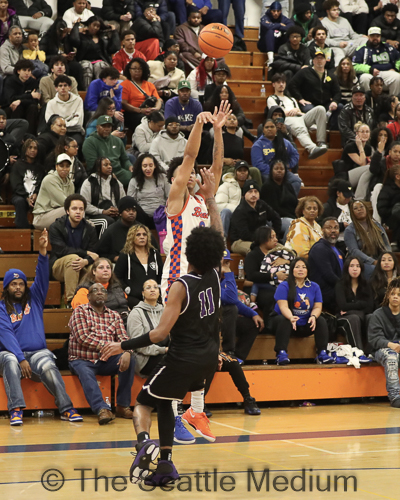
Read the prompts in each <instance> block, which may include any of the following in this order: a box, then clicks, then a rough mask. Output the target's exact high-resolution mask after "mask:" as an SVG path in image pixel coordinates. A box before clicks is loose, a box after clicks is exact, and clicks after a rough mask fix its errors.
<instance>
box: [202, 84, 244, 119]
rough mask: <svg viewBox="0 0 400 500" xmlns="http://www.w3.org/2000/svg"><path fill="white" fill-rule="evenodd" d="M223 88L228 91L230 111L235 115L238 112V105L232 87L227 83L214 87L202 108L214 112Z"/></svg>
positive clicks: (219, 102) (219, 101) (218, 104)
mask: <svg viewBox="0 0 400 500" xmlns="http://www.w3.org/2000/svg"><path fill="white" fill-rule="evenodd" d="M223 88H224V89H226V90H227V91H228V95H229V97H228V101H229V104H230V105H231V110H232V113H233V114H235V115H236V114H238V113H239V112H240V105H239V103H238V101H237V99H236V97H235V94H234V93H233V92H232V89H231V88H230V87H229V86H228V85H226V83H224V84H223V85H218V86H217V87H215V89H214V91H213V93H212V94H211V97H210V98H209V99H207V101H206V102H205V103H204V110H205V111H210V112H211V113H214V109H215V107H217V108H218V109H219V106H220V104H221V97H220V94H221V91H222V89H223Z"/></svg>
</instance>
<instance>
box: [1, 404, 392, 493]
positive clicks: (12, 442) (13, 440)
mask: <svg viewBox="0 0 400 500" xmlns="http://www.w3.org/2000/svg"><path fill="white" fill-rule="evenodd" d="M211 422H212V423H211V428H212V430H213V431H214V433H215V434H216V436H217V441H216V442H215V443H208V442H206V441H205V440H204V439H202V438H199V439H198V440H197V442H196V444H194V445H186V446H185V445H177V446H176V447H174V453H173V460H174V462H175V464H176V466H177V469H178V470H179V472H180V474H181V475H183V476H184V477H183V478H182V479H181V481H180V482H179V483H177V484H176V485H175V488H174V489H173V490H172V491H169V492H167V491H165V492H163V491H162V490H160V489H156V490H155V491H143V490H141V489H140V488H139V487H138V486H134V485H131V484H130V483H128V480H127V477H128V471H129V467H130V465H131V463H132V457H131V455H130V451H132V447H133V444H134V441H133V440H134V437H135V436H134V432H133V426H132V423H131V422H130V421H127V420H121V419H117V420H116V421H114V422H113V423H111V424H109V425H106V426H103V427H100V426H99V425H98V424H97V419H96V417H94V416H92V415H85V421H84V422H83V423H79V424H72V423H69V422H61V421H60V420H59V419H58V418H57V417H56V418H54V419H43V420H39V419H34V418H25V420H24V425H23V427H22V428H18V429H15V428H11V427H10V425H9V421H8V420H6V419H0V498H1V499H7V500H14V499H15V500H17V499H18V500H20V499H21V498H29V499H30V500H39V499H52V500H61V499H68V500H71V499H72V500H80V499H84V498H85V499H110V500H111V499H113V500H114V499H119V498H121V499H125V498H130V499H132V498H134V499H136V498H137V499H142V498H147V499H149V500H153V499H155V498H157V499H158V498H161V497H163V498H171V499H175V498H180V499H185V500H186V499H189V500H190V499H195V500H197V499H206V498H210V499H218V500H219V499H225V498H229V499H248V498H251V499H253V498H254V499H256V498H263V499H264V498H267V499H270V498H271V499H285V500H286V499H296V498H303V499H307V500H314V499H326V498H333V499H345V498H353V499H357V500H370V499H371V500H372V499H400V484H399V477H400V475H399V472H400V425H399V423H400V410H396V409H393V408H390V406H389V404H388V403H370V404H353V405H336V406H333V405H329V406H315V407H309V408H302V407H301V408H300V407H295V408H272V409H268V408H262V414H261V416H260V417H250V416H248V415H244V413H243V412H242V410H239V409H238V410H236V409H229V410H217V411H215V412H214V415H213V417H212V418H211ZM152 437H153V438H155V439H156V438H157V437H158V433H157V425H156V422H155V420H154V421H153V428H152ZM75 469H88V470H85V471H82V470H75ZM96 469H97V472H96ZM214 469H216V473H215V472H214ZM249 469H250V472H249ZM302 469H305V471H304V472H302ZM310 469H312V470H311V471H310ZM49 470H50V472H47V476H45V475H44V473H45V471H49ZM56 470H57V471H60V472H61V473H62V474H63V476H64V480H65V482H64V484H63V485H61V483H60V482H58V477H57V474H59V473H58V472H56ZM264 470H265V475H264V478H263V471H264ZM83 474H84V478H85V480H84V481H82V480H81V478H82V475H83ZM96 474H97V476H106V478H99V479H98V480H97V491H96V480H95V476H96ZM42 475H44V476H43V480H44V481H45V477H47V483H45V486H46V488H47V489H45V488H44V486H43V485H42V484H41V478H42ZM116 476H122V477H119V478H117V479H114V482H112V481H113V478H115V477H116ZM224 476H226V477H225V478H224ZM227 476H230V477H227ZM295 476H297V477H295ZM335 476H346V477H347V478H348V480H347V488H348V491H347V492H344V481H343V479H341V480H338V479H336V490H337V491H336V492H335V491H334V489H335ZM350 476H354V478H356V482H357V491H355V492H354V484H355V482H354V478H351V477H350ZM221 481H222V482H221ZM328 481H330V492H329V493H328V492H327V491H324V492H321V491H318V488H319V489H320V490H322V489H325V488H326V487H327V484H328ZM106 482H107V483H108V491H106ZM124 483H125V484H124ZM60 485H61V487H60ZM267 485H268V486H269V491H268V490H267V487H268V486H267ZM223 488H225V489H226V490H227V491H229V490H231V491H230V492H227V491H226V492H225V491H223ZM257 488H258V489H259V491H258V490H257ZM285 488H286V490H285ZM301 488H304V491H294V490H295V489H297V490H300V489H301ZM311 488H312V489H311ZM51 489H54V490H57V491H50V490H51ZM143 489H144V488H143ZM146 489H147V488H146ZM207 489H208V490H209V491H206V490H207ZM279 490H280V491H279Z"/></svg>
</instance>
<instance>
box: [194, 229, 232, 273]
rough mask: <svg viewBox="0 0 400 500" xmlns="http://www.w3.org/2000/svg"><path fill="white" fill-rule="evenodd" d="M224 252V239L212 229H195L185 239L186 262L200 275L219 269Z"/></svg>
mask: <svg viewBox="0 0 400 500" xmlns="http://www.w3.org/2000/svg"><path fill="white" fill-rule="evenodd" d="M224 250H225V241H224V238H223V237H222V235H221V233H220V232H219V231H217V230H216V229H214V228H213V227H196V228H194V229H193V230H192V232H191V233H190V235H189V236H188V237H187V239H186V257H187V260H188V262H189V264H191V265H192V266H193V267H194V268H195V269H196V271H198V272H199V273H200V274H205V273H206V272H207V271H211V270H212V269H214V268H216V267H219V266H220V264H221V260H222V257H223V256H224Z"/></svg>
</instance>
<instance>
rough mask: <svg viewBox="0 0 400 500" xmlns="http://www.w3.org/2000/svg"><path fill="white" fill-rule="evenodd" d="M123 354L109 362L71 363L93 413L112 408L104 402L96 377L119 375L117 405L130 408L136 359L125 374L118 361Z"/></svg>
mask: <svg viewBox="0 0 400 500" xmlns="http://www.w3.org/2000/svg"><path fill="white" fill-rule="evenodd" d="M121 356H122V354H118V355H116V356H111V358H109V359H108V360H107V361H97V362H96V363H92V362H91V361H89V360H87V359H74V360H73V361H70V362H69V368H70V370H71V372H72V373H75V374H76V375H78V377H79V380H80V382H81V384H82V388H83V392H84V393H85V398H86V400H87V402H88V403H89V405H90V408H91V409H92V411H93V413H96V414H98V413H99V411H100V410H102V409H103V408H105V409H106V410H109V409H110V407H109V406H108V404H107V403H106V402H105V401H104V400H103V396H102V394H101V390H100V387H99V385H98V383H97V380H96V375H116V374H118V391H117V405H120V406H124V407H126V406H130V404H131V387H132V384H133V377H134V376H135V358H134V357H133V356H132V357H131V362H130V363H129V367H128V369H127V370H125V371H124V372H120V371H119V365H118V361H119V358H120V357H121Z"/></svg>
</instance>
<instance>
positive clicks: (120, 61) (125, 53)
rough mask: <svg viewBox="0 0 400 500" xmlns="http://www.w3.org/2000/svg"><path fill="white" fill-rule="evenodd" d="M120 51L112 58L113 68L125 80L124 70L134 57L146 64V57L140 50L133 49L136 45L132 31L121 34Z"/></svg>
mask: <svg viewBox="0 0 400 500" xmlns="http://www.w3.org/2000/svg"><path fill="white" fill-rule="evenodd" d="M121 41H122V49H121V50H119V51H118V52H117V53H116V54H115V55H114V57H113V60H112V62H113V66H114V68H116V69H117V70H118V71H119V72H120V75H121V77H122V78H123V79H124V80H125V77H124V69H125V66H126V65H127V64H128V62H129V61H130V60H132V59H133V58H135V57H140V58H141V59H143V60H144V61H146V62H147V59H146V56H145V55H144V54H143V53H142V52H140V50H137V49H135V45H136V35H135V32H134V31H132V30H127V31H124V32H123V33H122V34H121Z"/></svg>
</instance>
